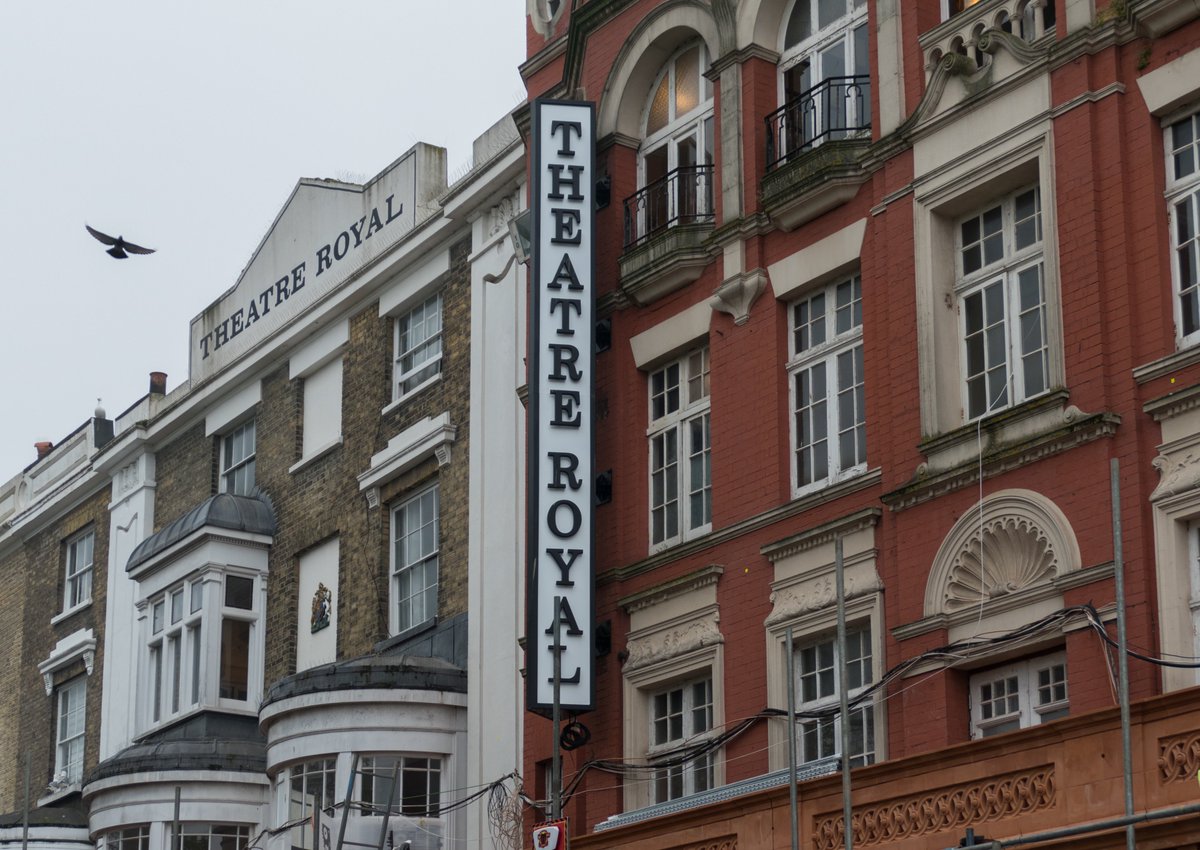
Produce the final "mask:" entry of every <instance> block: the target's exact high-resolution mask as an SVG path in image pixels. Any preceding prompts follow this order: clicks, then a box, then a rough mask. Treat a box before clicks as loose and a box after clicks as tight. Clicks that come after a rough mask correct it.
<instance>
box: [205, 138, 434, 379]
mask: <svg viewBox="0 0 1200 850" xmlns="http://www.w3.org/2000/svg"><path fill="white" fill-rule="evenodd" d="M431 152H432V153H431ZM441 156H442V152H441V151H440V149H437V148H431V147H430V146H428V145H417V146H416V147H414V148H412V149H411V150H409V151H408V152H407V153H405V154H404V155H403V156H401V157H400V158H399V159H397V160H396V161H395V162H393V163H392V164H391V165H389V166H388V167H387V168H386V169H384V170H383V171H382V172H381V173H380V174H379V175H377V176H376V177H374V178H373V179H371V180H369V181H368V182H366V183H365V184H363V185H357V184H353V183H344V182H341V181H336V180H307V179H306V180H301V181H300V182H299V183H297V184H296V188H295V190H294V191H293V192H292V195H291V197H290V198H288V200H287V202H286V203H285V204H284V206H283V209H281V210H280V212H279V214H278V216H277V217H276V218H275V221H274V223H273V224H272V225H271V228H270V229H269V230H268V232H267V235H266V236H265V237H264V238H263V240H262V243H261V244H260V245H259V246H258V248H257V249H256V250H255V251H254V254H253V256H252V257H251V258H250V262H249V263H248V264H247V265H246V268H245V269H244V270H243V272H242V274H241V276H240V277H239V278H238V281H237V283H236V284H235V285H234V286H233V288H231V289H230V290H229V291H227V292H226V293H225V294H224V295H222V296H221V297H220V298H219V299H218V300H217V301H215V302H214V303H212V304H211V305H209V307H208V308H207V309H206V310H205V311H204V312H203V313H201V314H200V315H199V316H197V317H196V318H195V319H193V320H192V327H191V351H190V361H191V368H190V373H191V378H192V380H193V381H195V382H198V381H203V380H206V379H207V378H210V377H211V376H213V375H215V374H216V373H217V372H219V371H221V369H223V368H225V367H226V366H228V365H229V364H231V363H233V362H235V361H236V360H238V359H239V358H240V357H241V356H243V355H244V354H246V353H247V352H248V351H250V350H252V349H253V348H254V347H255V346H257V345H259V344H261V343H262V342H263V341H265V340H266V339H267V338H269V337H270V336H271V335H273V334H274V333H277V332H278V331H280V330H281V329H283V328H284V327H286V326H287V324H288V323H289V321H290V320H291V319H293V318H295V317H297V316H299V315H301V314H303V313H304V312H305V311H307V310H309V309H311V308H312V307H313V306H314V305H315V304H317V303H318V302H320V301H321V300H322V299H323V298H325V297H326V296H328V295H329V294H330V293H332V292H333V291H335V290H336V289H338V288H339V287H340V286H341V285H342V284H344V283H345V282H346V281H347V280H348V279H349V278H351V277H352V276H353V275H354V274H355V273H356V272H358V271H359V270H360V269H363V268H364V267H366V266H368V265H369V264H370V262H371V261H372V260H373V259H374V258H376V257H378V256H380V255H381V254H384V253H386V251H387V249H388V248H390V247H391V246H393V245H395V244H396V243H397V242H398V241H400V240H401V239H402V238H403V237H404V236H405V235H406V234H407V233H408V232H409V231H411V230H412V229H413V227H414V226H415V224H416V222H417V220H418V216H419V213H418V210H419V209H422V208H424V206H425V204H424V203H423V201H425V200H426V199H428V198H434V197H436V196H437V194H438V193H439V192H440V191H443V190H444V185H445V175H444V159H442V158H441ZM434 162H437V163H438V164H439V165H441V166H442V168H441V169H439V168H435V167H429V166H430V164H431V163H434Z"/></svg>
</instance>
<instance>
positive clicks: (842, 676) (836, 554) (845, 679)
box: [833, 536, 866, 850]
mask: <svg viewBox="0 0 1200 850" xmlns="http://www.w3.org/2000/svg"><path fill="white" fill-rule="evenodd" d="M833 567H834V574H835V577H836V579H837V648H838V696H839V700H838V701H839V703H840V706H839V710H840V712H841V716H842V834H843V837H844V838H845V844H846V850H853V848H854V824H853V821H852V818H851V813H850V695H849V694H848V693H847V687H848V685H849V676H848V675H847V673H846V576H845V568H844V567H845V565H844V564H843V563H842V538H841V537H840V536H839V537H837V538H836V539H835V540H834V541H833ZM863 731H864V732H865V731H866V730H865V729H864V730H863Z"/></svg>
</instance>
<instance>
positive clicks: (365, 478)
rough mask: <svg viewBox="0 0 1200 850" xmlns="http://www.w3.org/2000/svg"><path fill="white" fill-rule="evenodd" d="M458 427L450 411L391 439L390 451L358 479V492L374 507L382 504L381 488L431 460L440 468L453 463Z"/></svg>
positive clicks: (375, 457) (385, 451)
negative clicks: (433, 458)
mask: <svg viewBox="0 0 1200 850" xmlns="http://www.w3.org/2000/svg"><path fill="white" fill-rule="evenodd" d="M457 434H458V427H457V426H455V425H452V424H450V413H449V411H447V412H445V413H442V414H440V415H439V416H436V417H430V416H426V417H425V418H424V419H422V420H421V421H420V422H418V423H417V424H415V425H413V426H411V427H409V428H406V429H405V430H403V431H401V432H400V433H399V434H397V435H396V436H394V437H392V439H390V440H388V444H387V448H386V449H384V450H383V451H381V452H379V453H378V454H376V455H374V456H373V457H372V458H371V467H370V469H368V470H367V471H366V472H364V473H362V474H361V475H359V476H358V489H359V491H360V492H363V493H364V494H365V495H366V497H367V504H369V505H370V506H371V507H372V508H374V507H378V505H379V489H380V488H381V487H382V486H383V485H384V484H386V483H387V482H389V481H391V480H392V479H393V478H395V477H396V476H397V475H401V474H403V473H405V472H407V471H408V470H410V469H412V468H413V467H414V466H416V465H417V464H418V463H421V462H422V461H423V460H425V459H426V458H428V457H431V456H433V457H436V458H437V461H438V466H445V465H447V464H448V463H450V446H451V445H452V444H453V443H454V439H455V437H456V436H457Z"/></svg>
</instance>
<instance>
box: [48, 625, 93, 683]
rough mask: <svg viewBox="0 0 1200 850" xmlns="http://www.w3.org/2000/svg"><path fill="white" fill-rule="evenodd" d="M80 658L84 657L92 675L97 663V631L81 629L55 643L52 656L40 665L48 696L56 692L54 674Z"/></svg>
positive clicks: (85, 665) (85, 664)
mask: <svg viewBox="0 0 1200 850" xmlns="http://www.w3.org/2000/svg"><path fill="white" fill-rule="evenodd" d="M80 659H83V666H84V669H85V670H87V674H88V675H89V676H90V675H92V670H93V669H94V668H95V665H96V633H95V632H93V631H92V630H91V629H80V630H79V631H77V632H72V633H71V634H69V635H67V636H66V637H65V638H63V639H62V640H60V641H59V642H58V643H56V644H55V645H54V649H52V650H50V656H49V657H48V658H47V659H46V660H45V661H43V662H42V663H41V664H39V665H38V672H39V673H41V674H42V683H43V684H44V685H45V686H46V696H50V694H52V693H53V692H54V674H55V673H58V672H59V671H60V670H65V669H66V668H67V667H69V666H70V665H71V664H73V663H75V662H76V661H78V660H80Z"/></svg>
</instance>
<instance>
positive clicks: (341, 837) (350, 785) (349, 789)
mask: <svg viewBox="0 0 1200 850" xmlns="http://www.w3.org/2000/svg"><path fill="white" fill-rule="evenodd" d="M372 769H374V768H372ZM356 776H358V753H355V754H354V757H353V758H351V759H350V778H349V779H348V780H347V781H346V799H345V800H344V801H343V802H342V820H341V823H339V824H338V840H337V850H342V843H343V842H344V841H345V840H346V821H348V820H350V800H351V798H352V797H353V796H354V779H355V777H356Z"/></svg>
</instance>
